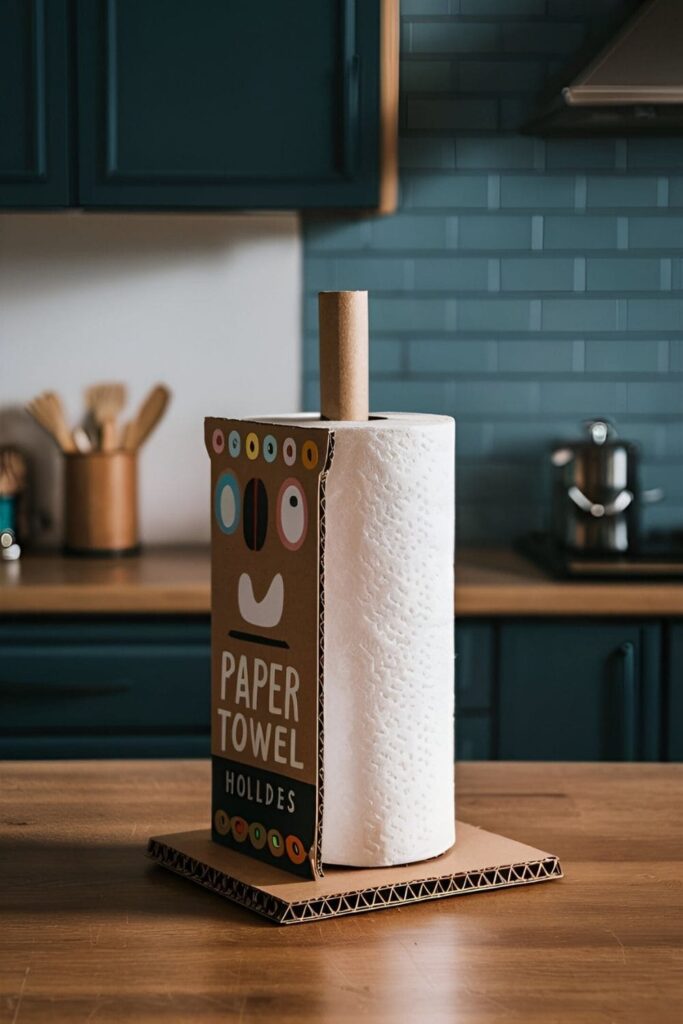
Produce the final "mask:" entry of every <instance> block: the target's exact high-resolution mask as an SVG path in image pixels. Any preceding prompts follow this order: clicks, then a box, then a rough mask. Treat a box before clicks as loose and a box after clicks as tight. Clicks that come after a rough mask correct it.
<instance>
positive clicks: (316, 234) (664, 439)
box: [304, 0, 683, 544]
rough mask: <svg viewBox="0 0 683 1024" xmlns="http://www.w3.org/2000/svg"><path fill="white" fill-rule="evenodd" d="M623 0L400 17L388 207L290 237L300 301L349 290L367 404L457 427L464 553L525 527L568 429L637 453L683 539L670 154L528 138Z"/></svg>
mask: <svg viewBox="0 0 683 1024" xmlns="http://www.w3.org/2000/svg"><path fill="white" fill-rule="evenodd" d="M627 7H628V0H402V3H401V16H402V18H401V20H402V32H401V108H400V135H401V138H400V204H399V210H398V212H397V213H396V214H395V215H393V216H390V217H381V218H374V219H373V218H367V217H364V218H361V219H358V220H353V219H350V220H343V219H340V218H338V217H337V218H333V219H330V220H329V221H327V220H325V219H320V218H316V219H310V220H307V221H305V223H304V283H305V290H306V296H305V300H306V301H305V315H304V334H305V344H304V401H305V403H306V407H307V408H317V406H318V358H317V312H316V293H317V292H318V291H321V290H325V289H339V288H365V287H367V288H368V289H369V290H370V293H371V296H370V305H371V318H370V322H371V331H372V341H371V360H370V364H371V378H372V380H371V401H372V404H373V407H374V408H376V409H397V410H411V409H412V410H423V411H426V412H443V413H448V414H450V415H453V416H455V417H456V419H457V420H458V435H457V458H458V487H457V502H458V540H459V543H461V544H462V543H480V544H481V543H498V542H506V541H509V540H511V539H513V538H514V537H515V536H517V535H519V534H520V533H522V532H524V531H526V530H529V529H532V528H538V527H541V526H542V525H543V524H544V521H545V517H546V509H547V505H548V502H547V495H546V492H545V486H546V482H547V471H546V463H547V452H548V450H549V447H550V445H551V444H552V443H553V442H555V441H556V440H558V439H561V438H567V437H572V436H576V435H577V434H578V433H579V431H580V423H581V420H582V419H585V418H587V417H590V416H597V415H604V416H610V417H611V418H612V419H613V420H614V421H615V423H616V425H617V427H618V429H619V430H620V432H621V433H622V434H623V436H624V437H628V438H629V439H631V440H634V441H638V442H639V443H640V445H641V447H642V452H643V477H644V480H645V482H646V484H647V485H648V486H662V487H663V488H664V489H665V492H666V495H667V496H666V498H665V500H664V501H663V502H662V503H661V504H659V505H653V506H651V507H650V508H648V510H647V513H646V525H650V526H652V527H657V528H662V527H671V526H678V527H681V526H682V525H683V472H682V471H683V139H681V138H629V139H612V138H600V137H597V138H593V139H567V138H549V139H542V138H535V137H532V136H529V135H525V134H522V133H521V132H520V131H519V129H520V127H521V122H522V120H523V119H524V117H525V116H527V114H528V113H529V112H531V111H533V109H534V104H535V102H536V96H537V93H538V91H539V90H540V89H542V87H543V86H544V83H545V82H546V81H547V80H548V79H549V78H550V76H552V75H553V74H555V73H556V72H557V71H558V69H560V68H561V67H562V66H563V64H564V63H565V62H566V60H567V59H568V58H569V59H571V57H572V55H573V54H575V52H576V51H577V49H578V48H579V47H580V45H581V44H582V42H583V41H584V40H585V38H586V37H587V36H588V34H589V33H593V32H594V31H595V30H596V29H597V30H599V28H600V26H601V24H602V23H603V22H605V21H606V20H607V19H608V18H610V17H611V16H613V15H614V13H615V12H616V13H619V12H620V11H625V10H626V9H627Z"/></svg>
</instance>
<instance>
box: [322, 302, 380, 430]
mask: <svg viewBox="0 0 683 1024" xmlns="http://www.w3.org/2000/svg"><path fill="white" fill-rule="evenodd" d="M318 319H319V327H320V414H321V416H322V418H323V419H324V420H367V419H368V418H369V415H370V404H369V395H368V392H369V373H368V293H367V292H320V293H319V295H318Z"/></svg>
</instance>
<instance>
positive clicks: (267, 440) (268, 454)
mask: <svg viewBox="0 0 683 1024" xmlns="http://www.w3.org/2000/svg"><path fill="white" fill-rule="evenodd" d="M263 458H264V459H265V460H266V462H275V459H276V458H277V441H276V440H275V438H274V437H273V435H272V434H266V436H265V437H264V438H263Z"/></svg>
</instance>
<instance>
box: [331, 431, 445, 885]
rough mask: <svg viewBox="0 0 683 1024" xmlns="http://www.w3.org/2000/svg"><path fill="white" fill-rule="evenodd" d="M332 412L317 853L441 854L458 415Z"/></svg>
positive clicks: (360, 856)
mask: <svg viewBox="0 0 683 1024" xmlns="http://www.w3.org/2000/svg"><path fill="white" fill-rule="evenodd" d="M380 415H381V416H382V417H384V418H374V419H371V420H369V421H366V422H329V423H327V424H326V425H327V426H328V427H330V428H332V429H333V430H334V432H335V450H334V458H333V460H332V466H331V469H330V472H329V475H328V479H327V487H326V540H325V632H324V638H325V654H324V687H325V690H324V694H325V697H324V708H325V714H324V726H325V736H324V811H323V836H322V852H323V861H325V862H327V863H330V864H346V865H353V866H359V867H368V866H380V865H389V864H401V863H406V862H409V861H416V860H424V859H425V858H428V857H434V856H436V855H438V854H440V853H443V852H444V850H447V849H448V848H449V847H450V846H452V844H453V842H454V841H455V815H454V792H453V545H454V488H455V483H454V441H455V424H454V421H453V420H452V419H451V418H450V417H446V416H421V415H412V414H400V413H396V414H391V413H388V414H380Z"/></svg>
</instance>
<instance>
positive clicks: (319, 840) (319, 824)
mask: <svg viewBox="0 0 683 1024" xmlns="http://www.w3.org/2000/svg"><path fill="white" fill-rule="evenodd" d="M334 442H335V434H334V431H333V430H329V431H328V441H327V459H326V460H325V465H324V467H323V471H322V473H321V474H320V485H319V486H320V505H319V514H318V531H319V559H320V562H319V570H318V572H319V577H318V602H319V603H318V780H317V789H316V792H317V806H316V823H315V863H314V865H313V868H314V874H316V875H320V876H322V875H323V874H324V872H323V812H324V809H325V770H324V761H325V537H326V534H327V519H326V515H325V513H326V509H327V505H326V498H325V490H326V487H327V474H328V473H329V471H330V467H331V466H332V460H333V458H334Z"/></svg>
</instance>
